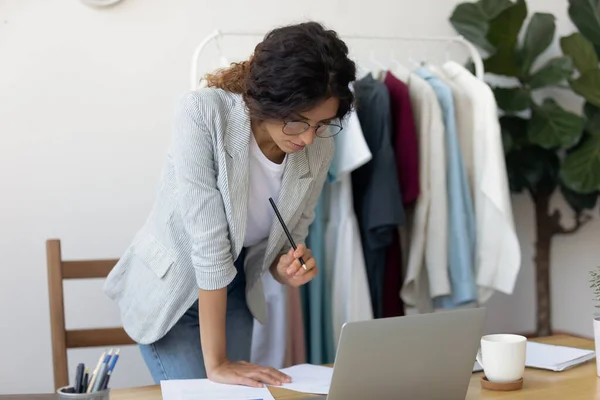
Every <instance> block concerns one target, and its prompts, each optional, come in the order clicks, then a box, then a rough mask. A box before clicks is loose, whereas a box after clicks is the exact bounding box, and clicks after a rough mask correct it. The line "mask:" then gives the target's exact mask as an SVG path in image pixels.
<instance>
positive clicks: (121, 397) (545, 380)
mask: <svg viewBox="0 0 600 400" xmlns="http://www.w3.org/2000/svg"><path fill="white" fill-rule="evenodd" d="M538 340H539V341H540V342H544V343H550V344H558V345H564V346H572V347H579V348H584V349H592V350H593V349H594V342H593V341H591V340H587V339H580V338H575V337H571V336H565V335H558V336H551V337H548V338H543V339H538ZM481 375H482V373H481V372H479V373H474V374H473V376H472V377H471V382H470V384H469V391H468V392H467V398H466V399H467V400H475V399H507V400H521V399H544V400H555V399H556V400H558V399H560V400H564V399H569V400H578V399H585V400H589V399H594V398H600V379H598V377H597V376H596V363H595V362H589V363H587V364H584V365H580V366H578V367H575V368H573V369H571V370H567V371H563V372H552V371H542V370H535V369H530V368H526V369H525V376H524V377H523V389H522V390H519V391H515V392H491V391H488V390H483V389H481V385H480V381H479V380H480V378H481ZM271 392H272V393H273V397H275V398H276V399H286V400H287V399H289V400H292V399H298V398H305V397H306V394H299V393H296V392H292V391H289V390H285V389H278V388H271ZM142 399H143V400H161V395H160V387H159V386H147V387H141V388H133V389H121V390H114V391H113V392H112V393H111V400H142Z"/></svg>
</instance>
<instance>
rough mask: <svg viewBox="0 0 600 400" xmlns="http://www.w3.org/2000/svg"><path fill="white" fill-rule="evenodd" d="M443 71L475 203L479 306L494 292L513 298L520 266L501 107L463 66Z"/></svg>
mask: <svg viewBox="0 0 600 400" xmlns="http://www.w3.org/2000/svg"><path fill="white" fill-rule="evenodd" d="M443 72H444V74H445V77H444V79H446V80H448V81H449V83H450V84H451V86H452V89H453V93H455V103H458V106H457V108H456V112H457V123H458V124H459V135H460V141H461V148H462V151H463V156H464V158H465V166H466V167H467V170H468V171H467V173H468V176H469V179H470V180H471V182H470V183H471V187H472V189H473V197H474V203H475V217H476V223H477V253H476V265H475V270H476V274H477V285H478V286H479V294H478V301H479V303H484V302H486V301H487V300H489V298H490V297H491V295H492V294H493V292H494V291H495V290H497V291H500V292H503V293H506V294H511V293H512V291H513V289H514V285H515V282H516V279H517V275H518V273H519V269H520V265H521V248H520V246H519V240H518V237H517V233H516V230H515V226H514V221H513V214H512V206H511V201H510V191H509V186H508V178H507V173H506V164H505V159H504V150H503V146H502V137H501V130H500V123H499V121H498V107H497V104H496V100H495V98H494V93H493V92H492V90H491V89H490V87H489V86H488V85H487V84H486V83H484V82H483V81H481V80H479V79H477V78H476V77H475V76H473V74H471V73H470V72H469V71H468V70H466V69H465V68H464V67H463V66H461V65H459V64H457V63H456V62H453V61H449V62H447V63H445V64H444V66H443Z"/></svg>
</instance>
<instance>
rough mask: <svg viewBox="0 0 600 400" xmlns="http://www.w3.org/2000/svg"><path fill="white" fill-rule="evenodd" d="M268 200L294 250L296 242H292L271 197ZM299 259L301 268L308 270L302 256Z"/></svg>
mask: <svg viewBox="0 0 600 400" xmlns="http://www.w3.org/2000/svg"><path fill="white" fill-rule="evenodd" d="M269 202H270V203H271V206H272V207H273V211H275V215H277V219H278V220H279V222H280V223H281V227H282V228H283V230H284V232H285V234H286V235H287V237H288V240H289V241H290V243H291V244H292V247H293V248H294V250H296V249H297V247H296V243H294V239H293V238H292V235H291V234H290V231H288V228H287V226H285V222H283V218H281V214H279V210H278V209H277V206H276V205H275V202H274V201H273V198H272V197H269ZM299 260H300V264H302V268H304V270H305V271H308V268H307V267H306V263H305V262H304V260H303V259H302V257H300V258H299Z"/></svg>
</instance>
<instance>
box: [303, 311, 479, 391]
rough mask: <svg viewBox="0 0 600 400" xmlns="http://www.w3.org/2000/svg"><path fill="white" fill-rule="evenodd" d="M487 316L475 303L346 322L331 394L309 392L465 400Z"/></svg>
mask: <svg viewBox="0 0 600 400" xmlns="http://www.w3.org/2000/svg"><path fill="white" fill-rule="evenodd" d="M484 318H485V309H484V308H471V309H461V310H452V311H441V312H435V313H430V314H420V315H410V316H404V317H394V318H382V319H375V320H370V321H361V322H350V323H347V324H344V326H343V327H342V331H341V335H340V340H339V344H338V349H337V354H336V358H335V364H334V368H333V376H332V379H331V386H330V388H329V394H328V395H327V396H314V395H313V396H310V397H309V396H307V397H305V398H306V399H309V398H310V399H327V400H354V399H357V400H359V399H360V400H364V399H398V398H403V399H427V400H435V399H444V400H454V399H456V400H458V399H461V400H464V399H465V397H466V395H467V390H468V387H469V382H470V379H471V374H472V372H473V363H474V360H475V356H476V354H477V350H478V348H479V341H480V338H481V336H482V331H483V322H484Z"/></svg>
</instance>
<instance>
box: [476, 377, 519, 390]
mask: <svg viewBox="0 0 600 400" xmlns="http://www.w3.org/2000/svg"><path fill="white" fill-rule="evenodd" d="M481 387H482V388H484V389H487V390H495V391H502V392H508V391H511V390H521V388H523V378H521V379H519V380H518V381H514V382H490V381H488V380H487V378H486V377H485V376H482V377H481Z"/></svg>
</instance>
